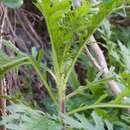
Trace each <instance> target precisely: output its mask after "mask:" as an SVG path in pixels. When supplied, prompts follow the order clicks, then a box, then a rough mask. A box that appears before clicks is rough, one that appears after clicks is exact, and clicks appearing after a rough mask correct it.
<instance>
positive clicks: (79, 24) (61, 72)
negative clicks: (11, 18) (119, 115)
mask: <svg viewBox="0 0 130 130" xmlns="http://www.w3.org/2000/svg"><path fill="white" fill-rule="evenodd" d="M123 3H124V1H123V0H108V1H101V2H100V3H97V4H92V3H91V2H89V1H85V0H84V1H83V4H82V5H81V6H80V7H78V8H75V9H74V8H73V9H72V8H71V6H72V1H70V0H62V1H59V0H54V1H51V0H37V3H36V6H37V7H38V8H39V10H40V11H41V12H42V14H43V15H44V17H45V20H46V23H47V27H48V31H49V35H50V40H51V48H52V51H51V61H52V67H51V68H48V67H46V66H44V64H43V63H42V62H41V60H42V57H43V51H42V50H40V51H39V54H38V58H37V59H36V58H35V56H36V55H37V52H35V51H34V50H33V51H32V52H33V53H32V55H27V54H25V53H22V52H21V51H19V50H18V49H17V48H16V47H15V46H14V45H13V44H11V43H10V42H9V41H6V40H3V45H4V46H6V47H9V48H10V49H12V50H13V51H14V52H15V54H16V56H15V57H13V58H11V57H9V56H8V55H6V54H5V53H4V52H3V51H2V50H0V56H1V57H0V64H1V66H0V74H1V75H2V76H3V75H4V74H5V73H6V72H7V71H8V70H10V69H12V68H17V67H18V66H20V65H23V64H31V65H32V66H33V67H34V68H35V70H36V72H37V74H38V75H39V77H40V79H41V80H42V82H43V84H44V85H45V87H46V89H47V90H48V94H49V95H50V97H51V98H52V100H53V101H54V103H55V104H56V107H57V109H56V110H58V111H57V112H56V113H65V111H66V110H67V108H66V107H67V106H66V104H67V98H68V97H71V96H68V95H66V88H67V84H68V81H69V78H70V76H71V74H73V75H74V72H73V69H74V65H75V63H76V61H77V60H78V57H79V56H80V55H81V53H82V51H83V49H84V47H86V44H87V43H88V40H89V38H90V36H91V35H92V34H93V33H94V32H95V30H96V29H97V28H98V27H99V26H100V25H101V23H102V22H103V20H104V19H105V18H106V17H107V16H108V15H109V14H110V13H111V12H112V11H114V10H116V9H117V8H118V7H120V6H121V5H122V4H123ZM94 9H96V11H95V10H94ZM43 69H44V71H46V72H48V73H50V74H51V76H52V77H53V78H54V80H55V83H56V88H57V94H53V89H52V87H51V86H50V84H49V83H48V81H47V78H46V75H45V73H43ZM41 70H42V71H41ZM72 72H73V73H72ZM88 83H89V82H88ZM76 84H78V83H76ZM89 85H90V84H89ZM89 85H88V88H89V90H91V92H93V93H94V88H93V87H92V86H91V85H90V86H89ZM95 86H96V85H95ZM85 89H86V88H85ZM79 91H80V92H82V91H84V89H83V90H80V88H77V90H75V91H73V92H72V93H70V94H69V95H73V94H74V95H77V94H79ZM126 95H127V94H125V95H123V96H122V97H124V96H126ZM106 97H107V96H106V95H105V96H104V95H103V96H101V97H99V99H98V100H97V101H96V102H94V103H93V104H91V105H86V104H83V106H80V107H78V108H77V109H75V110H72V111H70V112H68V113H69V114H73V113H75V112H79V111H80V112H81V111H84V110H88V109H95V108H113V107H114V108H129V107H130V105H129V104H121V103H120V102H116V104H114V103H112V102H110V103H109V104H107V103H103V104H101V102H102V101H103V100H104V99H105V98H106ZM68 99H69V98H68ZM60 117H61V122H62V121H63V117H62V116H60ZM13 118H14V117H13ZM99 123H100V122H99ZM69 125H70V124H69ZM101 126H102V125H101ZM81 128H84V127H81ZM85 129H86V128H85Z"/></svg>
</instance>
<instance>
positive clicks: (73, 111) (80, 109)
mask: <svg viewBox="0 0 130 130" xmlns="http://www.w3.org/2000/svg"><path fill="white" fill-rule="evenodd" d="M95 108H126V109H129V108H130V104H94V105H90V106H88V105H87V106H84V107H80V108H77V109H75V110H72V111H70V112H68V115H72V114H74V113H77V112H81V111H85V110H88V109H95Z"/></svg>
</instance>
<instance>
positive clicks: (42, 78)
mask: <svg viewBox="0 0 130 130" xmlns="http://www.w3.org/2000/svg"><path fill="white" fill-rule="evenodd" d="M30 61H31V63H32V65H33V67H34V68H35V70H36V72H37V74H38V75H39V77H40V79H41V80H42V82H43V84H44V85H45V87H46V89H47V91H48V94H49V95H50V97H51V99H52V100H53V102H54V103H55V104H56V105H57V101H56V98H55V96H54V94H53V92H52V90H51V88H50V86H49V85H48V83H47V81H46V80H45V78H44V77H43V75H42V73H41V71H40V69H39V66H38V65H37V64H36V62H35V61H34V60H33V58H32V57H30Z"/></svg>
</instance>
